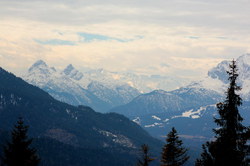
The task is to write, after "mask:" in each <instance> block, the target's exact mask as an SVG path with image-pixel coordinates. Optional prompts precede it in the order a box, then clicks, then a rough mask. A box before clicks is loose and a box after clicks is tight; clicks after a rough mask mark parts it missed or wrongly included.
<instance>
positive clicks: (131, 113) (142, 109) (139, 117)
mask: <svg viewBox="0 0 250 166" xmlns="http://www.w3.org/2000/svg"><path fill="white" fill-rule="evenodd" d="M236 63H237V67H238V73H239V77H238V83H239V85H241V86H242V90H241V92H240V95H241V96H242V98H243V100H244V104H243V106H242V108H241V110H242V111H243V115H244V117H248V118H249V117H250V113H249V112H247V111H246V110H247V109H249V108H250V107H249V106H250V104H249V103H250V102H249V101H250V54H245V55H242V56H240V57H239V58H237V59H236ZM229 64H230V61H223V62H221V63H219V64H218V65H217V66H216V67H214V68H212V69H211V70H210V71H208V75H207V77H206V78H204V79H203V80H200V81H196V82H193V83H191V84H189V85H187V86H184V87H181V88H179V89H176V90H173V91H163V90H156V91H153V92H151V93H147V94H141V95H140V96H138V97H136V98H135V99H134V100H132V101H131V102H129V103H128V104H125V105H122V106H119V107H116V108H113V109H112V110H111V111H113V112H117V113H121V114H123V115H125V116H127V117H129V118H130V119H131V120H133V121H134V122H136V123H138V124H140V125H141V126H142V127H144V128H145V129H146V130H147V131H149V132H150V133H151V134H152V135H155V136H157V137H162V136H163V135H165V134H166V131H168V130H169V129H170V128H171V127H173V126H175V127H177V129H178V130H180V133H181V134H184V135H185V136H186V137H187V135H188V137H187V138H191V139H193V138H194V136H197V137H198V138H203V137H204V138H206V137H208V136H211V134H212V132H211V129H212V127H215V125H214V123H213V116H216V115H217V109H216V103H218V102H221V101H224V97H225V91H226V89H227V87H228V80H227V79H228V75H227V72H226V71H227V70H228V69H229Z"/></svg>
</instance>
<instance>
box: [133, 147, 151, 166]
mask: <svg viewBox="0 0 250 166" xmlns="http://www.w3.org/2000/svg"><path fill="white" fill-rule="evenodd" d="M141 152H142V156H141V159H139V160H138V162H137V166H149V163H150V162H152V161H153V160H154V159H153V158H151V157H150V156H149V147H148V145H146V144H143V145H142V146H141Z"/></svg>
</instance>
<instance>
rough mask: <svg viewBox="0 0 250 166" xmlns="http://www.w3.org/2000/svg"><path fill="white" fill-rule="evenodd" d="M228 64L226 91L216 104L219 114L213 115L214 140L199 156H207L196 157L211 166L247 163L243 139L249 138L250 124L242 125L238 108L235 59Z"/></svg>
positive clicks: (239, 99) (246, 152) (239, 100)
mask: <svg viewBox="0 0 250 166" xmlns="http://www.w3.org/2000/svg"><path fill="white" fill-rule="evenodd" d="M229 67H230V70H229V71H228V72H227V73H228V75H229V78H228V79H229V83H230V84H229V88H228V89H227V92H226V100H225V101H224V102H223V103H219V104H217V109H218V113H219V116H220V117H219V118H215V123H216V124H217V125H218V126H219V128H218V129H214V130H213V131H214V133H215V134H216V136H215V139H216V140H215V141H212V142H208V143H207V144H206V145H204V147H203V151H204V152H203V153H202V156H207V157H205V158H204V157H202V159H200V162H201V163H203V165H205V163H208V162H211V161H212V165H214V166H222V165H233V166H245V165H248V161H247V156H248V154H249V147H248V146H247V144H246V143H247V141H248V140H249V138H250V128H249V127H245V126H244V125H242V121H243V118H242V117H241V115H240V113H239V110H238V107H239V106H240V105H241V104H242V99H241V97H240V96H239V95H238V94H237V91H239V90H241V88H240V86H238V85H237V83H236V80H237V77H238V74H237V66H236V62H235V61H234V60H233V61H232V64H230V66H229ZM208 160H211V161H208Z"/></svg>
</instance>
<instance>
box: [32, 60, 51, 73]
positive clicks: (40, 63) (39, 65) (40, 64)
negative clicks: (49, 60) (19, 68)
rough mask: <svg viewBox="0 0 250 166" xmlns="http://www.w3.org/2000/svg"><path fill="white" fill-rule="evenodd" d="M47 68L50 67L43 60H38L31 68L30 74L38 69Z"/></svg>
mask: <svg viewBox="0 0 250 166" xmlns="http://www.w3.org/2000/svg"><path fill="white" fill-rule="evenodd" d="M47 67H48V65H47V64H46V63H45V62H44V61H43V60H38V61H36V62H35V63H34V64H33V65H32V66H31V67H30V68H29V72H31V71H32V70H34V69H37V68H47Z"/></svg>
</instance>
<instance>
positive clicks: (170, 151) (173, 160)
mask: <svg viewBox="0 0 250 166" xmlns="http://www.w3.org/2000/svg"><path fill="white" fill-rule="evenodd" d="M166 142H167V144H165V145H164V147H163V150H162V159H161V166H181V165H183V164H184V163H185V162H186V161H187V160H188V159H189V156H187V154H186V153H187V149H186V148H184V147H182V144H183V143H182V140H180V139H179V136H178V134H177V131H176V130H175V128H174V127H173V128H172V131H170V132H169V133H168V135H167V139H166Z"/></svg>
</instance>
